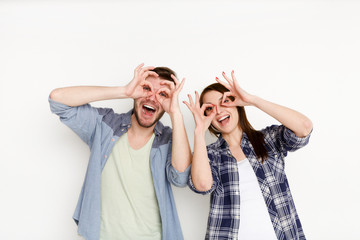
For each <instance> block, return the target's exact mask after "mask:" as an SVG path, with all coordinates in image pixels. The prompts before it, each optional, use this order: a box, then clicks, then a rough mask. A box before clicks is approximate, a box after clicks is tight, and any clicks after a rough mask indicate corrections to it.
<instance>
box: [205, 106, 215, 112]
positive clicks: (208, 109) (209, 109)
mask: <svg viewBox="0 0 360 240" xmlns="http://www.w3.org/2000/svg"><path fill="white" fill-rule="evenodd" d="M212 109H213V108H212V107H207V108H206V109H205V111H207V112H208V111H211V110H212Z"/></svg>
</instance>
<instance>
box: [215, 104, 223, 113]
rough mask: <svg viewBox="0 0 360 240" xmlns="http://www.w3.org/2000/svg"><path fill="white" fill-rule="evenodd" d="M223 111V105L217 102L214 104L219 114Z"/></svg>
mask: <svg viewBox="0 0 360 240" xmlns="http://www.w3.org/2000/svg"><path fill="white" fill-rule="evenodd" d="M222 111H223V107H222V106H221V105H220V104H219V105H217V106H216V113H217V114H220V113H221V112H222Z"/></svg>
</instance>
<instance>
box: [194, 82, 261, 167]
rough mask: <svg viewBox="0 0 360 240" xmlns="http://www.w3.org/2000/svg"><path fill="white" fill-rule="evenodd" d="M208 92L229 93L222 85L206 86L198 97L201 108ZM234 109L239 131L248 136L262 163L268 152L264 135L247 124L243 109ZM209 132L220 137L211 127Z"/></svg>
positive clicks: (211, 126)
mask: <svg viewBox="0 0 360 240" xmlns="http://www.w3.org/2000/svg"><path fill="white" fill-rule="evenodd" d="M210 91H217V92H220V93H225V92H229V90H228V89H227V88H226V87H224V86H223V85H221V84H220V83H213V84H211V85H209V86H207V87H206V88H205V89H204V90H203V91H202V93H201V95H200V105H201V106H202V105H203V103H204V101H203V99H204V95H205V93H207V92H210ZM230 98H231V97H230ZM232 100H233V99H232ZM236 108H237V111H238V114H239V124H240V127H241V129H242V130H243V131H244V132H245V133H246V135H247V136H248V138H249V141H250V143H251V145H252V146H253V147H254V150H255V154H256V156H257V158H258V159H259V161H261V163H264V161H265V160H266V159H267V158H268V152H267V150H266V148H265V140H264V134H263V133H262V132H260V131H257V130H255V129H254V128H253V127H252V126H251V124H250V123H249V121H248V119H247V117H246V113H245V108H244V107H239V106H237V107H236ZM209 131H210V132H211V133H212V134H214V135H215V136H217V137H219V135H220V132H219V131H217V129H216V128H215V127H214V126H213V125H210V127H209Z"/></svg>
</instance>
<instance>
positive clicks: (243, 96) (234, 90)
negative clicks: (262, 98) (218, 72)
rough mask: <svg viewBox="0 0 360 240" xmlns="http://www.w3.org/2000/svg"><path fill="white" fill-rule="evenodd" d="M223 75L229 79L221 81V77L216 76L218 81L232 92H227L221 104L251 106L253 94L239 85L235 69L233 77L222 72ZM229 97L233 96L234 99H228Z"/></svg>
mask: <svg viewBox="0 0 360 240" xmlns="http://www.w3.org/2000/svg"><path fill="white" fill-rule="evenodd" d="M222 75H223V77H224V78H225V80H226V81H227V83H226V82H224V81H221V80H220V79H219V78H217V77H216V81H217V82H218V83H220V84H221V85H223V86H224V87H226V88H227V89H229V91H230V92H225V93H224V96H223V99H222V101H221V105H223V106H226V107H234V106H249V105H252V100H253V95H251V94H249V93H247V92H246V91H245V90H244V89H242V88H241V87H240V86H239V83H238V81H237V80H236V78H235V75H234V70H233V71H232V72H231V77H232V79H230V78H229V77H227V76H226V74H225V73H224V72H223V73H222ZM229 97H233V98H234V100H233V101H228V98H229Z"/></svg>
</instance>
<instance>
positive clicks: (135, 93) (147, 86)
mask: <svg viewBox="0 0 360 240" xmlns="http://www.w3.org/2000/svg"><path fill="white" fill-rule="evenodd" d="M143 67H144V64H143V63H142V64H140V65H139V66H137V67H136V68H135V70H134V78H133V79H132V80H131V81H130V82H129V83H128V84H127V85H126V86H125V95H126V96H127V97H129V98H133V99H137V98H141V97H146V96H148V94H150V93H151V92H152V91H153V87H152V85H151V83H150V82H148V81H146V80H145V79H146V78H147V77H149V76H153V77H158V76H159V75H158V74H157V73H156V72H152V71H151V70H153V69H154V67H144V68H143Z"/></svg>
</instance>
